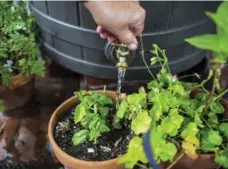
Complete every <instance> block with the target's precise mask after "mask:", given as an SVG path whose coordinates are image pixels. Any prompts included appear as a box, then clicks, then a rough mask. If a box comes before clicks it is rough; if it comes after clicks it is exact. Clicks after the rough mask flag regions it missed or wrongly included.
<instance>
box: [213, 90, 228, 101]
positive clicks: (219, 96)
mask: <svg viewBox="0 0 228 169" xmlns="http://www.w3.org/2000/svg"><path fill="white" fill-rule="evenodd" d="M227 92H228V88H227V89H226V90H224V91H223V92H222V93H220V94H219V95H218V96H217V97H216V98H215V100H218V99H220V98H221V97H222V96H223V95H224V94H226V93H227Z"/></svg>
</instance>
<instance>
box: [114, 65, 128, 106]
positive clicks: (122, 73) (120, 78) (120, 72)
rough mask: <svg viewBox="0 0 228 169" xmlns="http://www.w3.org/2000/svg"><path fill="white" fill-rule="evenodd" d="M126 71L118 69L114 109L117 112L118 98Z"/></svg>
mask: <svg viewBox="0 0 228 169" xmlns="http://www.w3.org/2000/svg"><path fill="white" fill-rule="evenodd" d="M125 73H126V69H125V68H122V67H120V68H118V81H117V89H116V109H117V110H118V108H119V105H120V97H121V87H122V83H123V81H124V78H125Z"/></svg>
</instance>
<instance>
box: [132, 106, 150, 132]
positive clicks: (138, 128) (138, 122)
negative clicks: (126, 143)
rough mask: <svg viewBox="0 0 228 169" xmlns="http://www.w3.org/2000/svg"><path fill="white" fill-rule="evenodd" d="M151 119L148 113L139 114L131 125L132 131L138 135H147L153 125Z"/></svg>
mask: <svg viewBox="0 0 228 169" xmlns="http://www.w3.org/2000/svg"><path fill="white" fill-rule="evenodd" d="M151 121H152V120H151V118H150V116H149V115H148V112H147V111H145V110H144V111H143V112H141V113H138V114H137V116H136V117H135V118H133V120H132V123H131V129H132V130H133V131H134V132H135V134H136V135H139V134H141V133H146V132H147V131H148V129H149V128H150V125H151Z"/></svg>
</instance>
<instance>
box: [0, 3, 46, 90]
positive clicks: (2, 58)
mask: <svg viewBox="0 0 228 169" xmlns="http://www.w3.org/2000/svg"><path fill="white" fill-rule="evenodd" d="M0 6H1V10H0V83H1V84H2V85H5V86H8V85H9V84H10V83H11V77H12V76H14V75H16V74H18V73H22V74H24V75H26V76H31V75H34V74H38V75H40V76H44V72H45V67H44V62H43V61H41V60H39V56H40V51H39V46H38V44H37V43H36V38H35V36H36V30H35V28H36V27H35V20H34V17H33V16H32V15H31V14H28V12H27V11H26V2H21V3H20V5H19V7H14V6H13V1H0Z"/></svg>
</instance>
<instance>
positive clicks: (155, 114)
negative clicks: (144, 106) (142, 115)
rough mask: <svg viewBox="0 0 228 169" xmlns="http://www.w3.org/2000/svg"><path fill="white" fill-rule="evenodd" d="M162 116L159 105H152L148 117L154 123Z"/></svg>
mask: <svg viewBox="0 0 228 169" xmlns="http://www.w3.org/2000/svg"><path fill="white" fill-rule="evenodd" d="M161 115H162V109H161V106H160V104H159V103H156V104H154V106H153V107H152V108H151V110H150V116H151V117H152V119H154V120H155V121H158V120H159V119H160V117H161Z"/></svg>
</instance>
